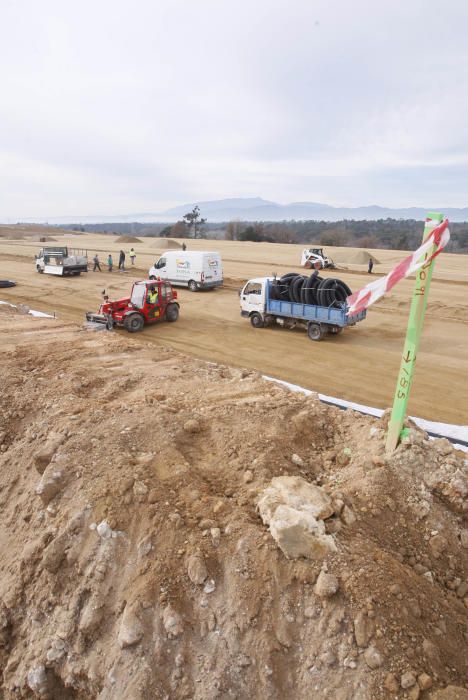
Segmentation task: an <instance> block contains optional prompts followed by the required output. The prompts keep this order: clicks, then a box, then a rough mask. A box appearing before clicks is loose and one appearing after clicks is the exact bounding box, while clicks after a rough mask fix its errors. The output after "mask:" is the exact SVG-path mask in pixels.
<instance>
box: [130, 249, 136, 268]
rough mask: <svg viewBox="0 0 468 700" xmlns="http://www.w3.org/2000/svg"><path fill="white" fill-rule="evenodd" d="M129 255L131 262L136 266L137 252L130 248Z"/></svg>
mask: <svg viewBox="0 0 468 700" xmlns="http://www.w3.org/2000/svg"><path fill="white" fill-rule="evenodd" d="M129 255H130V260H131V261H132V265H134V264H135V258H136V253H135V250H134V249H133V248H130V253H129Z"/></svg>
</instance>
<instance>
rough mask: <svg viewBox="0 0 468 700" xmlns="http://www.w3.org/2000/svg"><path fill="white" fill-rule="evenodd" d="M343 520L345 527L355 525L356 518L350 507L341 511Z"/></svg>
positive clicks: (345, 507)
mask: <svg viewBox="0 0 468 700" xmlns="http://www.w3.org/2000/svg"><path fill="white" fill-rule="evenodd" d="M341 519H342V521H343V522H344V524H345V525H353V523H355V522H356V516H355V515H354V512H353V511H352V509H351V508H350V507H349V506H344V507H343V510H342V511H341Z"/></svg>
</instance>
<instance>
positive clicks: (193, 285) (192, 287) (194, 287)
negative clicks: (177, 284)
mask: <svg viewBox="0 0 468 700" xmlns="http://www.w3.org/2000/svg"><path fill="white" fill-rule="evenodd" d="M188 288H189V289H190V291H191V292H198V285H197V283H196V282H195V280H190V282H189V283H188Z"/></svg>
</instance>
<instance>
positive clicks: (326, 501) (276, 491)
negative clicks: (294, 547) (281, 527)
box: [258, 476, 334, 522]
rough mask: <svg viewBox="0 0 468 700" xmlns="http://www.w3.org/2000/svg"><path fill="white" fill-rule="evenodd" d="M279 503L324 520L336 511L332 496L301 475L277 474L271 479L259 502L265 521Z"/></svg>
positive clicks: (259, 508) (269, 517)
mask: <svg viewBox="0 0 468 700" xmlns="http://www.w3.org/2000/svg"><path fill="white" fill-rule="evenodd" d="M279 505H287V506H290V507H291V508H294V509H296V510H301V511H304V512H307V513H310V514H311V515H313V516H314V518H318V519H321V520H324V519H325V518H329V517H330V516H332V515H333V513H334V507H333V504H332V500H331V498H330V496H329V495H328V494H327V493H325V491H324V490H323V489H322V488H320V486H315V484H309V482H308V481H306V480H305V479H303V478H302V477H300V476H276V477H274V478H273V479H272V480H271V483H270V486H268V487H267V488H266V489H265V491H264V492H263V495H262V497H261V498H260V500H259V502H258V510H259V511H260V515H261V517H262V519H263V522H266V521H267V520H268V521H269V520H270V519H271V517H272V515H273V514H274V512H275V510H276V508H277V507H278V506H279Z"/></svg>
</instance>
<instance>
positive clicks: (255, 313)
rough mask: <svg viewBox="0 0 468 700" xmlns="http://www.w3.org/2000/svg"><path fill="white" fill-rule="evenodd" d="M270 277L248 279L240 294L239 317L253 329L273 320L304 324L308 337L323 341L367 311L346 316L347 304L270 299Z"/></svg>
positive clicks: (271, 278)
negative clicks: (300, 302) (324, 304)
mask: <svg viewBox="0 0 468 700" xmlns="http://www.w3.org/2000/svg"><path fill="white" fill-rule="evenodd" d="M274 281H275V280H274V278H273V277H257V278H255V279H252V280H249V281H248V282H247V283H246V284H245V285H244V287H243V288H242V290H241V293H240V307H241V316H244V317H245V318H250V322H251V324H252V326H253V327H254V328H264V327H265V326H269V325H272V324H274V323H277V324H279V325H280V326H284V327H285V328H295V327H297V326H303V327H304V328H306V330H307V334H308V336H309V338H310V339H311V340H322V338H323V337H324V336H325V335H326V334H327V333H331V334H332V335H337V334H338V333H341V331H342V330H343V328H345V327H346V326H354V325H355V324H356V323H358V322H359V321H362V320H363V319H364V318H365V317H366V311H365V310H364V311H360V312H359V313H357V314H354V315H352V316H348V315H347V314H346V311H347V309H346V306H345V304H343V306H342V307H341V308H335V307H333V306H316V305H315V304H298V303H296V302H293V301H283V300H281V299H272V298H271V294H270V291H271V286H272V284H273V283H274Z"/></svg>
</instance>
